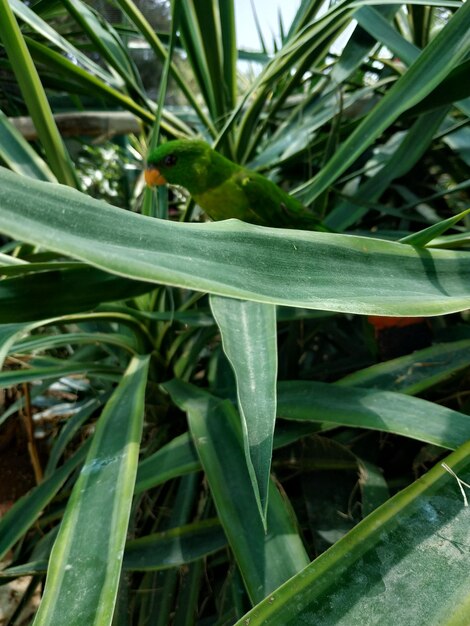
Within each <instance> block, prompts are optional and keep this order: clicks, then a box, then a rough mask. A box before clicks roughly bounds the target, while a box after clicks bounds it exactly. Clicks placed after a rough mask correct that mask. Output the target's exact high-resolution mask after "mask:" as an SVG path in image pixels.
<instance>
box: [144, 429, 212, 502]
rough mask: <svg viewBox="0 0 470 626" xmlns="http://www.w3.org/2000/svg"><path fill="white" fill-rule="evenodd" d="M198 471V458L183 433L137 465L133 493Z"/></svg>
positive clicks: (199, 466) (190, 442) (188, 437)
mask: <svg viewBox="0 0 470 626" xmlns="http://www.w3.org/2000/svg"><path fill="white" fill-rule="evenodd" d="M199 470H201V463H200V462H199V457H198V456H197V453H196V450H195V448H194V446H193V444H192V441H191V439H190V436H189V433H184V434H182V435H180V436H179V437H175V438H174V439H172V440H171V441H170V442H169V443H167V444H166V445H165V446H163V447H162V448H160V450H157V452H155V453H154V454H152V455H150V456H149V457H147V458H146V459H144V460H143V461H141V462H140V463H139V468H138V470H137V479H136V485H135V493H136V494H138V493H142V491H146V490H147V489H150V488H151V487H155V486H156V485H160V484H162V483H164V482H167V481H168V480H171V479H172V478H177V477H178V476H184V475H185V474H190V473H191V472H197V471H199Z"/></svg>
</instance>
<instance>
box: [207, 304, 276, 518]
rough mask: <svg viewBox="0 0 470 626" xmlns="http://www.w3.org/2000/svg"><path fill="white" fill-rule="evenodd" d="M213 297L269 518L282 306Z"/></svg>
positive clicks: (251, 465) (258, 491)
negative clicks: (278, 321)
mask: <svg viewBox="0 0 470 626" xmlns="http://www.w3.org/2000/svg"><path fill="white" fill-rule="evenodd" d="M210 302H211V308H212V313H213V315H214V318H215V320H216V322H217V324H218V326H219V328H220V332H221V335H222V345H223V349H224V352H225V354H226V356H227V358H228V360H229V361H230V363H231V365H232V368H233V371H234V373H235V378H236V381H237V396H238V408H239V411H240V416H241V420H242V432H243V442H244V447H245V456H246V460H247V466H248V472H249V474H250V477H251V482H252V485H253V490H254V493H255V496H256V499H257V501H258V503H259V504H258V506H259V509H260V514H261V516H262V518H263V520H264V521H265V516H266V507H267V498H268V489H269V471H270V468H271V455H272V448H273V435H274V424H275V421H276V378H277V337H276V309H275V307H274V306H272V305H269V304H259V303H258V302H248V301H242V300H233V299H230V298H220V297H217V296H212V297H211V300H210Z"/></svg>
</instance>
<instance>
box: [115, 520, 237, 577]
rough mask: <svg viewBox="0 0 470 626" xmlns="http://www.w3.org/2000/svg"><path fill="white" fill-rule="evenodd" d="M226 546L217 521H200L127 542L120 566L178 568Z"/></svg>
mask: <svg viewBox="0 0 470 626" xmlns="http://www.w3.org/2000/svg"><path fill="white" fill-rule="evenodd" d="M226 545H227V539H226V538H225V534H224V531H223V530H222V528H221V526H220V523H219V521H218V520H217V519H210V520H209V519H208V520H203V521H200V522H194V523H193V524H188V525H186V526H178V527H177V528H170V529H169V530H165V531H163V532H161V533H155V534H153V535H147V536H145V537H141V538H139V539H134V540H133V541H128V542H127V543H126V551H125V553H124V564H123V567H124V568H125V569H127V570H139V571H145V570H159V569H167V568H169V567H181V566H182V565H185V564H186V563H190V562H191V561H195V560H196V559H201V558H203V557H205V556H208V555H209V554H212V553H213V552H216V551H217V550H221V549H222V548H225V546H226Z"/></svg>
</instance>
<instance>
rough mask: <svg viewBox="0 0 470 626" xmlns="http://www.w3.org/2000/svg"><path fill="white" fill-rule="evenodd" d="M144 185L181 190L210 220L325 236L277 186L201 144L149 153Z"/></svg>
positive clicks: (172, 146) (168, 145)
mask: <svg viewBox="0 0 470 626" xmlns="http://www.w3.org/2000/svg"><path fill="white" fill-rule="evenodd" d="M145 181H146V183H147V185H149V186H150V187H153V186H155V185H164V184H166V183H170V184H174V185H181V186H182V187H185V188H186V189H187V190H188V191H189V193H190V194H191V196H192V197H193V198H194V200H195V201H196V202H197V204H198V205H199V206H200V207H201V208H202V209H204V211H205V212H206V213H207V215H208V216H209V217H210V218H211V219H213V220H223V219H228V218H231V217H236V218H238V219H239V220H243V221H245V222H251V223H252V224H260V225H262V226H276V227H280V228H300V229H309V230H326V229H325V227H323V226H322V225H321V222H320V221H319V220H318V219H317V218H316V217H315V216H314V215H312V213H310V211H308V210H307V209H306V208H305V207H304V206H303V204H302V203H301V202H299V201H298V200H296V199H295V198H293V197H292V196H290V195H289V194H288V193H286V192H285V191H283V190H282V189H280V188H279V187H278V186H277V185H276V184H275V183H273V182H271V181H270V180H268V179H267V178H265V177H264V176H262V175H261V174H257V173H256V172H252V171H250V170H248V169H246V168H245V167H242V166H240V165H237V164H236V163H233V162H232V161H230V160H229V159H226V158H225V157H223V156H222V155H221V154H219V153H218V152H216V151H215V150H213V149H212V148H211V147H210V146H209V145H208V144H207V143H205V142H204V141H197V140H177V141H169V142H167V143H164V144H162V145H160V146H159V147H158V148H156V149H155V150H152V151H151V152H150V154H149V155H148V158H147V168H146V170H145Z"/></svg>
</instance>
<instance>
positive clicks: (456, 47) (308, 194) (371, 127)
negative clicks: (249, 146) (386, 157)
mask: <svg viewBox="0 0 470 626" xmlns="http://www.w3.org/2000/svg"><path fill="white" fill-rule="evenodd" d="M469 29H470V5H469V4H468V2H466V3H464V4H462V6H461V7H460V9H459V10H458V11H457V12H456V13H455V14H454V16H453V17H452V19H451V20H449V22H448V23H447V24H446V26H445V27H444V28H443V29H442V30H441V31H440V33H439V34H438V35H437V36H436V38H435V39H434V40H433V41H432V42H431V43H430V44H429V45H428V46H426V48H425V49H424V50H423V52H422V53H421V54H420V56H419V57H418V58H417V60H416V61H415V62H414V63H413V64H412V65H411V66H410V68H409V70H408V71H407V72H406V73H405V74H404V75H403V76H402V77H401V78H400V79H399V80H398V81H397V82H396V84H395V85H394V86H393V88H392V89H391V90H390V91H389V92H388V93H387V95H386V96H384V98H383V99H382V101H381V102H380V103H379V104H378V105H377V106H376V107H375V108H374V109H373V111H372V112H371V113H370V114H369V115H368V116H367V117H366V119H365V120H364V121H363V122H362V123H361V124H360V125H359V126H358V127H357V128H356V129H355V131H354V132H353V133H352V134H351V135H350V136H349V137H348V139H347V140H346V141H345V142H344V143H343V144H342V146H341V147H340V148H339V149H338V150H337V151H336V152H335V154H334V156H333V157H332V158H331V159H330V160H329V161H328V163H327V165H326V166H325V167H324V168H323V169H322V170H321V171H320V173H319V174H318V175H317V176H316V177H315V178H314V179H312V180H311V181H310V182H308V183H306V184H305V185H303V186H302V187H301V188H299V191H300V192H301V195H302V199H303V201H304V202H305V203H306V204H309V203H310V202H312V201H313V200H314V199H315V198H316V197H317V196H318V195H319V194H320V193H322V192H323V191H324V190H325V189H326V188H327V187H328V186H329V185H331V184H332V183H333V182H334V181H335V180H336V179H337V178H338V176H340V175H341V174H342V173H343V172H344V171H345V170H346V169H347V168H348V167H349V166H350V165H351V164H352V163H353V162H354V161H355V160H356V159H357V158H358V157H359V156H360V154H361V153H362V152H363V151H364V150H365V149H366V148H367V147H368V146H370V145H371V143H372V142H373V141H374V140H375V139H376V138H377V137H378V136H379V135H380V134H381V133H382V132H383V131H384V130H385V129H386V128H387V127H388V126H390V124H391V123H392V122H394V121H395V120H396V119H397V118H398V117H399V116H400V115H401V114H402V113H403V112H404V111H406V110H407V109H409V108H411V107H412V106H413V105H415V104H417V103H418V102H420V101H421V100H423V99H424V98H425V97H426V96H427V95H428V94H429V93H430V92H431V91H432V90H433V89H434V88H435V87H437V85H439V83H441V82H442V81H443V80H444V79H445V78H446V76H447V75H448V74H449V73H450V72H451V70H452V69H453V68H454V67H455V66H456V65H457V64H458V63H459V62H460V61H461V60H463V59H464V58H465V56H466V55H467V54H468V51H469V49H470V40H469V37H468V31H469Z"/></svg>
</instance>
